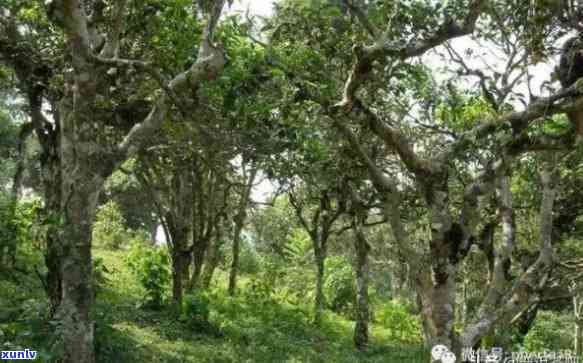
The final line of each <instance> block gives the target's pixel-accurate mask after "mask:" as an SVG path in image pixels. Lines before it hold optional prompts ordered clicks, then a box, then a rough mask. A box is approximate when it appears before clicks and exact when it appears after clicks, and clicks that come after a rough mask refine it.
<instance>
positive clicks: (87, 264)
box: [57, 179, 102, 363]
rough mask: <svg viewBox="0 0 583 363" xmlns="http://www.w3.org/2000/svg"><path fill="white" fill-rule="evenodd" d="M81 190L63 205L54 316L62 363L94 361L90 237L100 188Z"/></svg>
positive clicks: (70, 195)
mask: <svg viewBox="0 0 583 363" xmlns="http://www.w3.org/2000/svg"><path fill="white" fill-rule="evenodd" d="M85 180H87V179H85ZM100 183H102V181H100ZM80 189H81V188H80ZM83 189H84V190H83ZM83 189H81V190H76V191H73V192H72V193H71V194H69V195H68V198H67V201H66V204H65V206H64V209H65V227H64V228H63V231H62V232H63V234H62V240H61V241H60V242H61V243H62V244H63V251H64V253H63V256H62V260H61V266H60V267H61V273H62V301H61V303H60V305H59V307H58V312H57V316H58V317H59V318H60V323H61V328H62V333H63V343H64V357H63V360H64V362H88V363H90V362H93V361H94V360H95V357H94V352H93V333H94V327H93V322H92V321H91V318H90V307H91V304H92V300H93V293H92V279H91V234H92V224H93V219H94V217H95V209H96V203H97V196H98V194H99V190H100V189H99V187H98V186H97V185H92V186H90V187H84V188H83Z"/></svg>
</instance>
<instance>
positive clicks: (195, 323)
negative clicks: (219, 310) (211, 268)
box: [181, 292, 210, 328]
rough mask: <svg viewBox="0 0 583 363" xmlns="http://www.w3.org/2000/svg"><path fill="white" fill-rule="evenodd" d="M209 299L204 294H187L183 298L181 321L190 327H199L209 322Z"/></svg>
mask: <svg viewBox="0 0 583 363" xmlns="http://www.w3.org/2000/svg"><path fill="white" fill-rule="evenodd" d="M209 303H210V301H209V298H208V296H207V295H206V294H205V293H204V292H196V293H189V294H187V295H186V296H184V300H183V304H182V314H181V320H183V321H185V322H187V323H188V324H189V325H191V326H192V327H195V328H196V327H199V326H201V325H204V324H207V323H208V321H209V315H210V308H209Z"/></svg>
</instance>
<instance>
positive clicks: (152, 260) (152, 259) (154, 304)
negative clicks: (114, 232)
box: [126, 243, 171, 309]
mask: <svg viewBox="0 0 583 363" xmlns="http://www.w3.org/2000/svg"><path fill="white" fill-rule="evenodd" d="M126 263H127V264H128V266H129V268H130V270H131V271H132V272H133V273H134V274H135V275H136V277H137V278H138V281H139V282H140V284H141V285H142V287H143V288H144V289H145V290H146V296H145V302H144V304H142V306H143V307H146V308H151V309H160V308H161V307H162V305H163V300H164V295H165V291H166V288H167V285H168V281H169V280H170V276H171V273H170V262H169V258H168V253H167V252H166V250H164V249H163V248H156V247H151V246H146V245H144V244H143V243H134V244H133V245H132V246H131V248H130V251H129V253H128V255H127V257H126Z"/></svg>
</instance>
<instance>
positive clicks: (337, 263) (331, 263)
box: [324, 256, 356, 315]
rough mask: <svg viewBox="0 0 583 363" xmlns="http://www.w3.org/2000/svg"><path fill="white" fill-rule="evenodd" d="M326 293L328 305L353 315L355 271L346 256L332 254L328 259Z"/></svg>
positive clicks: (338, 311) (340, 311)
mask: <svg viewBox="0 0 583 363" xmlns="http://www.w3.org/2000/svg"><path fill="white" fill-rule="evenodd" d="M326 273H327V276H326V281H325V282H324V295H325V297H326V301H327V302H328V306H329V307H330V309H331V310H333V311H335V312H337V313H345V314H348V315H352V314H353V311H354V303H355V299H356V286H355V280H354V273H353V271H352V266H351V264H350V261H348V259H347V258H346V257H344V256H330V257H328V259H327V260H326Z"/></svg>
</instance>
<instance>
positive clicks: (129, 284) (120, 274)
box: [95, 250, 425, 363]
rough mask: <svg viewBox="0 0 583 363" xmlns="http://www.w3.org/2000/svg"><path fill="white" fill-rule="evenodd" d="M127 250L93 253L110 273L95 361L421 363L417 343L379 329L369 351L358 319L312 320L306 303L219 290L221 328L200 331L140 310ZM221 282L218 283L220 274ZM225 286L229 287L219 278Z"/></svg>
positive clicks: (100, 303) (214, 309) (99, 311)
mask: <svg viewBox="0 0 583 363" xmlns="http://www.w3.org/2000/svg"><path fill="white" fill-rule="evenodd" d="M123 255H124V253H123V252H111V251H105V250H96V251H95V256H96V257H101V258H103V259H104V263H105V266H106V267H107V269H108V270H109V274H108V278H109V280H110V281H109V284H108V287H107V288H106V290H105V291H102V292H101V293H100V295H99V296H98V299H97V307H96V310H95V313H96V320H97V327H96V329H97V337H98V338H97V342H98V347H97V349H98V362H196V363H200V362H213V363H215V362H216V363H219V362H422V361H425V359H424V358H423V353H422V352H420V351H419V348H418V347H412V346H407V345H399V344H393V343H391V342H390V341H389V339H388V338H387V337H388V332H387V331H386V330H385V329H383V328H382V327H378V326H375V327H374V328H373V331H372V334H371V335H372V338H371V345H370V347H369V349H368V350H367V351H366V352H364V353H359V352H355V351H354V349H353V344H352V328H353V325H354V323H353V322H351V321H348V320H346V319H345V318H343V317H341V316H339V315H335V314H333V313H328V314H327V316H326V319H325V321H324V324H323V326H322V328H321V329H316V328H315V327H313V326H312V325H311V324H309V302H307V303H308V304H307V306H301V307H297V306H292V305H290V304H287V303H281V302H277V301H268V302H264V303H263V304H258V303H257V302H253V301H250V300H249V299H246V298H245V297H237V298H235V299H231V298H229V297H227V296H226V294H225V292H224V290H222V289H221V288H217V289H216V290H215V291H213V293H212V297H211V299H212V300H211V301H212V302H211V321H212V322H213V323H214V324H215V325H217V326H220V333H219V334H216V333H213V332H206V333H205V332H196V331H193V330H191V329H188V328H187V327H186V326H185V325H184V324H183V323H180V322H178V321H176V319H175V318H173V317H172V315H171V314H170V313H169V312H164V311H163V312H155V311H148V310H143V309H139V308H138V306H139V304H140V302H141V296H143V291H142V290H141V288H140V286H138V285H137V282H136V281H135V278H134V277H133V276H132V274H131V273H130V272H129V271H128V270H127V269H126V267H125V264H124V262H123ZM219 281H221V280H220V279H219ZM220 285H224V284H222V283H220Z"/></svg>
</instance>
